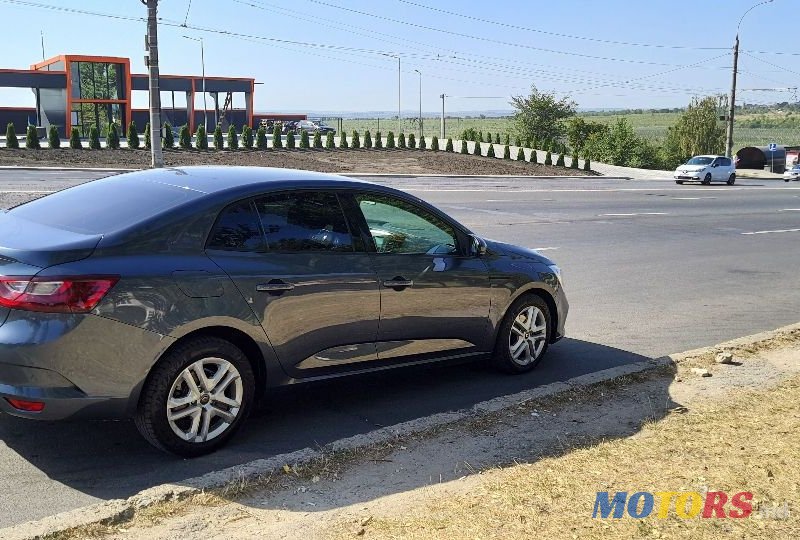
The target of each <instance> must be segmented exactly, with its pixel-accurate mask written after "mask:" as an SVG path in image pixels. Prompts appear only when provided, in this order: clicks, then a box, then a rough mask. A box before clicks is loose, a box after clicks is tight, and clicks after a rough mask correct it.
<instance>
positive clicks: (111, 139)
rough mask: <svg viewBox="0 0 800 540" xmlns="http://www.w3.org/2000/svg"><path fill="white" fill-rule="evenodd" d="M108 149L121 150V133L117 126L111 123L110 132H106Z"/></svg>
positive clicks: (109, 125)
mask: <svg viewBox="0 0 800 540" xmlns="http://www.w3.org/2000/svg"><path fill="white" fill-rule="evenodd" d="M106 147H108V148H111V149H112V150H117V149H118V148H119V131H117V124H116V123H114V122H111V123H110V124H108V131H107V132H106Z"/></svg>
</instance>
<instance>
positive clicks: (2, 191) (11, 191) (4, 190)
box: [0, 189, 55, 193]
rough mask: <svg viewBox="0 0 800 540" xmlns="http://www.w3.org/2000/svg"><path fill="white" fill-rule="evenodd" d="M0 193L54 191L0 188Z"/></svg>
mask: <svg viewBox="0 0 800 540" xmlns="http://www.w3.org/2000/svg"><path fill="white" fill-rule="evenodd" d="M0 193H55V191H52V190H51V191H31V190H29V189H24V190H14V189H0Z"/></svg>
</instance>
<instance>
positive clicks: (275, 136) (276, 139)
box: [272, 124, 283, 148]
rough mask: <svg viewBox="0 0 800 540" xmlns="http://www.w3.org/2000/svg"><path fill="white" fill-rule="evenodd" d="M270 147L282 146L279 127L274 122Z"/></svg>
mask: <svg viewBox="0 0 800 540" xmlns="http://www.w3.org/2000/svg"><path fill="white" fill-rule="evenodd" d="M272 148H283V139H282V138H281V128H280V126H278V124H275V128H274V129H273V130H272Z"/></svg>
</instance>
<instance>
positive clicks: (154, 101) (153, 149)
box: [128, 0, 164, 168]
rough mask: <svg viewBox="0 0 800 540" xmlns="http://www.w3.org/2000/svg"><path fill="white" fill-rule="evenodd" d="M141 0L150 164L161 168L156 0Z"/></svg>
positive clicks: (162, 160)
mask: <svg viewBox="0 0 800 540" xmlns="http://www.w3.org/2000/svg"><path fill="white" fill-rule="evenodd" d="M141 1H142V4H144V5H145V6H147V49H148V59H147V65H148V68H149V73H150V76H149V79H150V85H149V88H150V153H151V156H152V157H151V165H152V166H153V168H161V167H163V166H164V155H163V154H162V153H161V88H160V86H159V82H158V78H159V74H158V0H141ZM128 121H130V119H128Z"/></svg>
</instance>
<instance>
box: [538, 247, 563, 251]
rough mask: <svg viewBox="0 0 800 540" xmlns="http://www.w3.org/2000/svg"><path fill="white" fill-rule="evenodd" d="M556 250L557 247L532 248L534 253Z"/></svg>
mask: <svg viewBox="0 0 800 540" xmlns="http://www.w3.org/2000/svg"><path fill="white" fill-rule="evenodd" d="M556 249H558V248H557V247H541V248H533V250H534V251H554V250H556Z"/></svg>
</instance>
